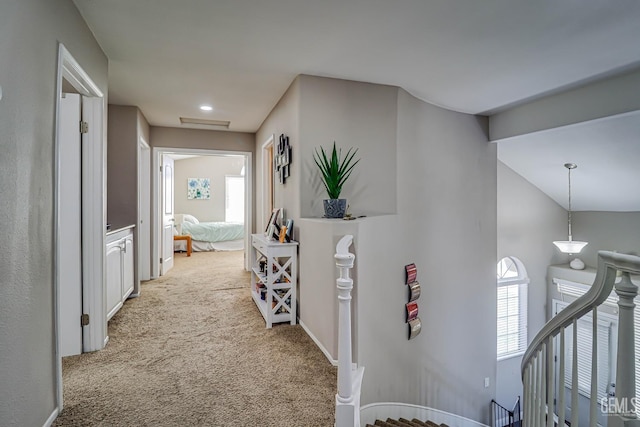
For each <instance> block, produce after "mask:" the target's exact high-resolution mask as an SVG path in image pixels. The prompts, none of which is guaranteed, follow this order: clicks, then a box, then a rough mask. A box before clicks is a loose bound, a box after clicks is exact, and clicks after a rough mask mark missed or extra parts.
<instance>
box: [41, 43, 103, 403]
mask: <svg viewBox="0 0 640 427" xmlns="http://www.w3.org/2000/svg"><path fill="white" fill-rule="evenodd" d="M63 80H66V81H67V82H68V83H70V84H71V86H73V87H74V88H75V89H76V90H77V91H78V93H79V94H80V95H82V96H83V97H85V98H88V101H89V102H88V104H90V105H88V108H87V109H86V110H85V108H84V107H83V114H84V113H85V112H88V115H89V117H86V116H83V119H82V120H83V121H86V122H89V123H91V125H90V126H89V131H88V133H86V134H84V137H83V138H82V142H81V144H82V175H81V177H82V178H81V179H82V189H81V192H82V193H81V194H82V200H81V206H79V208H80V209H81V210H82V214H81V215H82V231H81V233H82V234H81V235H82V312H83V313H86V314H89V316H90V322H89V325H87V326H84V327H83V340H82V350H83V352H87V351H94V350H99V349H101V348H103V347H104V346H105V344H106V340H107V322H106V316H105V312H104V290H105V287H104V252H105V247H104V236H105V233H104V230H105V228H104V227H105V218H106V200H105V197H106V191H105V190H106V180H105V159H106V148H107V146H106V144H105V137H104V121H105V114H104V112H105V105H104V95H103V93H102V91H101V90H100V89H99V88H98V86H97V85H96V84H95V83H94V82H93V80H92V79H91V77H90V76H89V75H88V74H87V73H86V72H85V71H84V70H83V68H82V67H81V66H80V64H79V63H78V62H77V61H76V60H75V59H74V58H73V56H72V55H71V53H70V52H69V51H68V50H67V49H66V47H65V46H64V45H63V44H62V43H59V45H58V67H57V72H56V105H55V141H54V165H53V169H54V190H53V201H54V202H53V203H54V209H53V227H54V230H53V248H54V250H53V263H54V264H53V265H54V268H55V272H54V276H53V288H54V302H53V304H54V307H53V311H54V327H53V333H54V339H55V361H56V362H55V363H56V406H57V409H58V411H59V412H60V411H62V407H63V394H62V391H63V386H62V357H61V352H60V343H59V330H60V310H59V302H60V283H59V280H60V277H59V268H58V263H59V258H60V257H59V254H58V253H57V251H58V241H59V240H60V239H61V237H62V236H60V214H61V212H60V193H61V191H62V189H61V187H60V98H61V97H62V83H63ZM92 284H93V285H92ZM78 321H80V319H78Z"/></svg>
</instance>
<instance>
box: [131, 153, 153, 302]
mask: <svg viewBox="0 0 640 427" xmlns="http://www.w3.org/2000/svg"><path fill="white" fill-rule="evenodd" d="M138 161H139V163H138V181H139V182H138V215H139V221H138V277H139V279H140V280H149V279H151V150H150V149H149V146H148V145H147V144H146V143H144V141H142V140H141V141H140V151H139V159H138ZM134 292H135V291H134Z"/></svg>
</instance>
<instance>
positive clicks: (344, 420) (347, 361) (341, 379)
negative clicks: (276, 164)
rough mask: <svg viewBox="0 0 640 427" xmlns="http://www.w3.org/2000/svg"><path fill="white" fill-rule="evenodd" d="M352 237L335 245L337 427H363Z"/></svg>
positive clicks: (346, 237)
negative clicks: (354, 349)
mask: <svg viewBox="0 0 640 427" xmlns="http://www.w3.org/2000/svg"><path fill="white" fill-rule="evenodd" d="M352 241H353V236H351V235H346V236H344V237H343V238H342V239H340V241H339V242H338V244H337V246H336V254H335V259H336V266H337V267H338V269H339V271H340V277H339V278H338V279H337V280H336V284H337V287H338V310H339V314H338V315H339V317H338V393H337V394H336V414H335V417H336V427H360V389H361V387H362V376H363V374H364V368H362V367H361V368H359V369H353V364H352V357H351V290H352V289H353V280H352V279H351V278H350V277H349V270H350V269H352V268H353V262H354V260H355V258H356V256H355V255H354V254H352V253H350V252H349V246H351V242H352Z"/></svg>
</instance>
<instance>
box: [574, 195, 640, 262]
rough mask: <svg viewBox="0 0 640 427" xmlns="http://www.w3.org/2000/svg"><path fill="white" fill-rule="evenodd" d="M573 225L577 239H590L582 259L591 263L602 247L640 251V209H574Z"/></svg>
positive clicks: (626, 251) (624, 251) (628, 251)
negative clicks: (612, 210) (622, 210)
mask: <svg viewBox="0 0 640 427" xmlns="http://www.w3.org/2000/svg"><path fill="white" fill-rule="evenodd" d="M630 197H634V196H630ZM635 197H638V196H637V195H636V196H635ZM572 226H573V232H574V236H575V239H576V240H578V238H577V236H580V239H579V240H586V241H587V242H589V244H588V245H587V246H585V248H584V249H583V250H582V253H581V254H580V259H582V260H583V261H584V262H585V263H586V264H587V265H589V266H591V267H597V254H598V251H600V250H605V251H618V252H622V253H633V254H635V255H640V212H573V214H572Z"/></svg>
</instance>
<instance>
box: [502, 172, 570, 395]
mask: <svg viewBox="0 0 640 427" xmlns="http://www.w3.org/2000/svg"><path fill="white" fill-rule="evenodd" d="M566 222H567V211H565V210H564V209H563V208H562V207H561V206H560V205H558V204H557V203H556V202H554V201H553V200H552V199H551V198H550V197H548V196H547V195H546V194H544V193H543V192H542V191H540V190H539V189H538V188H536V187H534V186H533V185H532V184H530V183H529V182H528V181H526V180H525V179H524V178H523V177H521V176H520V175H518V174H517V173H515V172H514V171H513V170H512V169H510V168H509V167H508V166H506V165H505V164H504V163H502V162H498V233H497V234H498V259H502V258H504V257H506V256H515V257H517V258H518V259H520V261H522V263H523V264H524V266H525V268H526V269H527V274H528V275H529V279H530V283H529V287H528V295H527V297H528V298H527V302H528V332H527V334H528V337H527V338H528V340H529V341H531V340H532V339H533V337H534V336H535V334H536V333H537V332H538V331H539V330H540V329H541V328H542V326H543V325H544V324H545V323H546V321H547V310H546V306H547V290H546V289H547V288H546V283H547V281H546V274H547V267H548V266H549V265H551V264H558V263H566V262H568V258H567V256H566V255H563V254H561V253H560V252H559V251H558V250H557V249H556V248H555V246H554V245H553V243H552V242H553V241H554V240H558V238H559V237H558V236H560V237H562V236H565V235H566ZM494 270H495V266H494ZM494 278H495V271H494ZM494 295H495V293H494ZM521 362H522V357H514V358H510V359H506V360H502V361H500V362H498V365H497V373H496V375H497V378H496V400H497V401H498V403H500V404H501V405H503V406H511V405H512V404H513V402H515V399H516V397H517V396H522V380H521V374H520V363H521Z"/></svg>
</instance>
